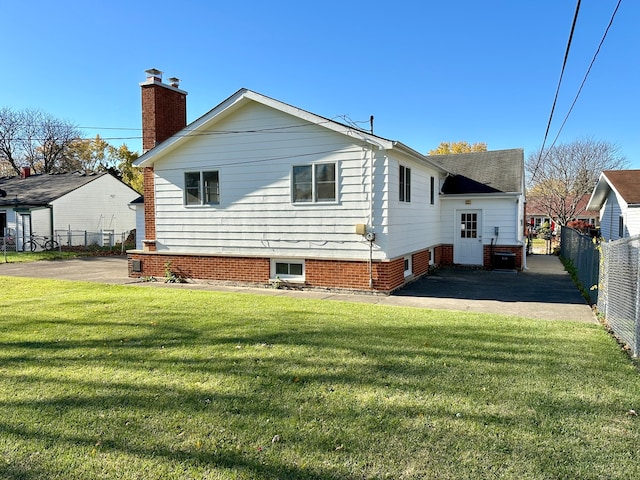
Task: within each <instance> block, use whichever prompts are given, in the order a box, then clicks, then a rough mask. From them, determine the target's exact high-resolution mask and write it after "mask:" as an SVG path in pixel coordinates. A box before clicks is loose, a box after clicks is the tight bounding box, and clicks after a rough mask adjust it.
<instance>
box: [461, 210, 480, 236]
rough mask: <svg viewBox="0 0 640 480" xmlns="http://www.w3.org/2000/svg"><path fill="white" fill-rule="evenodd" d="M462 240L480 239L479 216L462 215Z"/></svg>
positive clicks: (475, 214) (472, 214)
mask: <svg viewBox="0 0 640 480" xmlns="http://www.w3.org/2000/svg"><path fill="white" fill-rule="evenodd" d="M460 238H478V214H477V213H461V214H460Z"/></svg>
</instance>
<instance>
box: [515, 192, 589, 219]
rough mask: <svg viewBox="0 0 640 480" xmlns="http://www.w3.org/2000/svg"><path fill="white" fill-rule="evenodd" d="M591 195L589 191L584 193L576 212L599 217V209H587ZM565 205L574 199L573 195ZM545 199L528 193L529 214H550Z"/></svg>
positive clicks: (580, 214) (581, 214)
mask: <svg viewBox="0 0 640 480" xmlns="http://www.w3.org/2000/svg"><path fill="white" fill-rule="evenodd" d="M590 197H591V195H589V194H588V193H587V194H586V195H583V196H582V197H581V198H580V200H578V204H577V205H576V210H575V211H576V212H578V215H579V216H589V217H597V216H598V211H597V210H587V204H588V203H589V198H590ZM564 201H565V205H567V206H568V205H570V203H571V202H572V201H573V197H567V198H565V199H564ZM544 204H545V201H544V198H542V197H538V196H532V195H527V215H528V216H532V215H535V216H544V217H546V216H548V214H547V210H546V209H545V207H544Z"/></svg>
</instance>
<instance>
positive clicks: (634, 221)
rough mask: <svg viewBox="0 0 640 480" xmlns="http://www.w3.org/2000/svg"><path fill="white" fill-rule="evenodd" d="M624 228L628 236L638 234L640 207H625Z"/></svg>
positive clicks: (639, 230)
mask: <svg viewBox="0 0 640 480" xmlns="http://www.w3.org/2000/svg"><path fill="white" fill-rule="evenodd" d="M625 226H626V228H627V230H628V232H629V236H630V237H633V236H635V235H640V208H638V207H627V218H626V225H625Z"/></svg>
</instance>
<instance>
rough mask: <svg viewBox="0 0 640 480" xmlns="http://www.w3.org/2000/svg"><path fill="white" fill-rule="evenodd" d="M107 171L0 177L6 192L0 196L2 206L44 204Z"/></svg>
mask: <svg viewBox="0 0 640 480" xmlns="http://www.w3.org/2000/svg"><path fill="white" fill-rule="evenodd" d="M104 175H110V174H109V173H108V172H101V173H89V174H86V173H78V172H76V173H60V174H41V175H30V176H28V177H26V178H21V177H9V178H0V189H2V190H4V191H5V192H6V196H5V197H0V205H3V206H7V205H9V206H14V207H15V206H30V207H37V206H45V205H49V204H50V203H51V202H53V201H54V200H56V199H58V198H60V197H62V196H64V195H66V194H68V193H70V192H72V191H74V190H76V189H78V188H80V187H82V186H83V185H86V184H87V183H89V182H92V181H94V180H96V179H97V178H100V177H102V176H104Z"/></svg>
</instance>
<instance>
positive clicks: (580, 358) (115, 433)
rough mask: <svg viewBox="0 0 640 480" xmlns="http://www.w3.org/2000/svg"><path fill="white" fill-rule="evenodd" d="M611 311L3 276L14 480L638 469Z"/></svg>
mask: <svg viewBox="0 0 640 480" xmlns="http://www.w3.org/2000/svg"><path fill="white" fill-rule="evenodd" d="M631 409H635V410H638V411H639V412H640V377H639V375H638V371H637V370H636V368H635V367H634V366H633V365H632V363H631V361H630V360H629V359H628V358H627V357H626V356H625V354H623V353H622V352H621V350H620V348H619V347H618V346H617V345H616V343H615V342H614V340H613V339H612V338H610V337H609V335H608V334H606V333H605V332H604V330H603V329H602V328H601V327H599V326H597V325H588V324H581V323H572V322H551V321H534V320H526V319H521V318H513V317H501V316H497V315H479V314H468V313H453V312H440V311H426V310H419V309H409V308H393V307H380V306H373V305H365V304H347V303H340V302H333V301H332V302H327V301H325V302H322V301H306V300H299V299H291V298H286V297H271V296H257V295H244V294H240V295H238V294H224V293H215V292H204V291H190V290H175V289H166V288H158V287H153V286H143V287H124V286H106V285H98V284H87V283H76V282H53V281H43V280H38V281H35V280H26V279H14V278H6V277H0V478H3V479H27V480H33V479H65V480H73V479H83V480H84V479H143V480H144V479H201V478H207V479H234V478H238V479H293V478H299V479H345V480H346V479H368V478H370V479H383V478H388V479H413V478H427V479H431V478H438V479H466V478H468V479H483V478H491V479H494V478H509V479H511V478H513V479H555V478H576V479H578V478H579V479H600V478H601V479H605V478H606V479H615V478H619V479H629V478H638V477H639V476H640V463H639V462H638V461H637V455H636V452H637V450H638V445H640V429H639V424H638V421H639V419H638V417H635V416H632V415H630V414H629V411H630V410H631Z"/></svg>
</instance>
